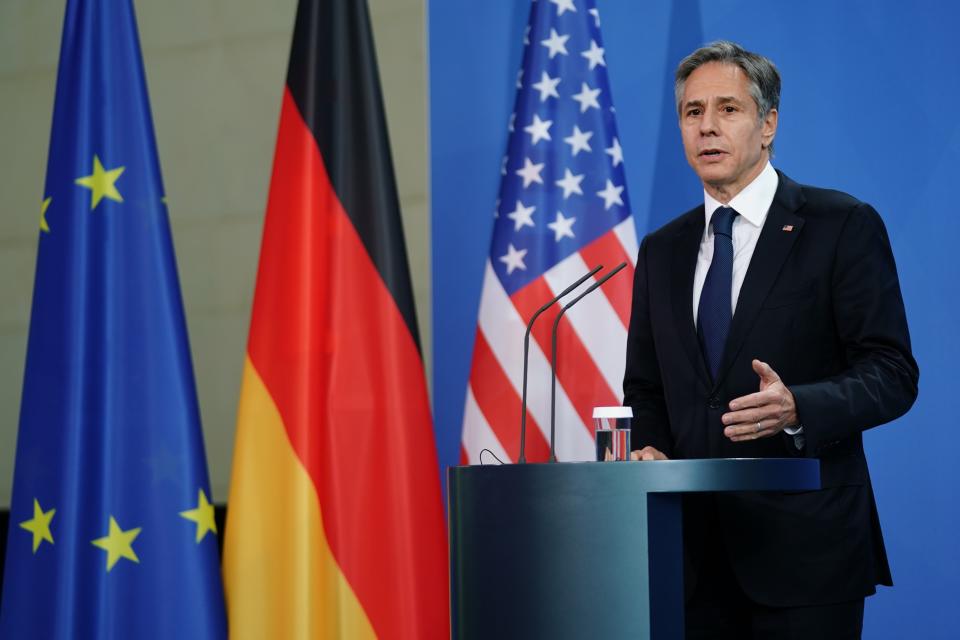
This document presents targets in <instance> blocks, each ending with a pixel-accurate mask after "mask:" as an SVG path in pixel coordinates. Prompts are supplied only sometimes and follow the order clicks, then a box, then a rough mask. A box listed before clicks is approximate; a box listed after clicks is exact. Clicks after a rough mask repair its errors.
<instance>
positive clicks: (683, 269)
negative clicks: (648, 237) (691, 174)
mask: <svg viewBox="0 0 960 640" xmlns="http://www.w3.org/2000/svg"><path fill="white" fill-rule="evenodd" d="M703 228H704V221H703V205H701V206H699V207H697V208H696V209H694V210H693V211H691V212H690V213H688V214H687V221H686V224H685V225H683V227H682V228H681V229H680V231H679V232H678V233H677V235H676V236H675V237H674V240H673V242H674V244H673V265H672V266H673V268H672V269H671V280H672V281H671V283H670V284H671V287H670V290H671V291H672V292H673V315H674V319H675V321H676V326H677V331H678V332H679V334H680V342H681V343H682V344H683V350H684V351H685V352H686V354H687V357H688V358H689V359H690V364H692V365H693V368H694V370H695V371H696V372H697V374H698V375H699V376H701V377H702V378H703V379H704V380H706V381H707V386H709V383H710V374H709V372H708V371H707V366H706V363H705V362H704V360H703V353H702V352H701V350H700V341H699V340H698V339H697V328H696V326H695V325H694V323H693V276H694V272H695V271H696V268H697V253H698V252H699V251H700V241H701V239H702V238H703Z"/></svg>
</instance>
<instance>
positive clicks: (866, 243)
mask: <svg viewBox="0 0 960 640" xmlns="http://www.w3.org/2000/svg"><path fill="white" fill-rule="evenodd" d="M676 96H677V108H678V115H679V121H680V129H681V133H682V137H683V145H684V150H685V153H686V156H687V160H688V161H689V163H690V165H691V166H692V167H693V170H694V171H695V172H696V173H697V175H698V176H699V177H700V179H701V181H702V182H703V190H704V204H703V205H701V206H698V207H696V208H695V209H692V210H691V211H688V212H687V213H685V214H683V215H681V216H679V217H678V218H676V219H675V220H673V221H672V222H670V223H668V224H667V225H666V226H664V227H663V228H661V229H659V230H657V231H655V232H653V233H651V234H650V235H648V236H647V237H646V238H645V239H644V240H643V242H642V244H641V247H640V254H639V258H638V261H637V269H636V276H635V280H634V292H633V309H632V315H631V319H630V331H629V337H628V341H627V363H626V373H625V376H624V394H625V397H624V403H625V404H627V405H629V406H631V407H632V408H633V411H634V426H633V434H632V442H633V446H634V449H635V451H633V454H632V455H633V458H634V459H636V460H660V459H666V458H735V457H745V458H768V457H775V458H782V457H791V456H806V457H811V458H816V459H819V460H820V468H821V482H822V487H823V488H822V489H821V490H817V491H808V492H782V493H738V494H716V495H704V496H692V497H690V498H689V499H688V500H686V502H685V504H684V530H685V541H684V542H685V568H686V571H685V578H686V590H687V618H686V626H687V636H688V637H690V638H726V637H729V638H751V637H755V638H760V637H763V638H766V637H771V638H818V639H820V638H859V637H860V633H861V628H862V622H863V602H864V597H865V596H867V595H870V594H872V593H874V592H875V585H877V584H886V585H889V584H892V583H891V578H890V570H889V567H888V564H887V559H886V553H885V551H884V545H883V538H882V535H881V531H880V525H879V519H878V516H877V510H876V505H875V502H874V497H873V491H872V488H871V484H870V476H869V473H868V471H867V464H866V459H865V457H864V452H863V440H862V437H861V433H862V432H863V431H864V430H865V429H868V428H870V427H873V426H876V425H879V424H883V423H885V422H888V421H890V420H893V419H894V418H896V417H898V416H900V415H902V414H904V413H905V412H906V411H907V410H908V409H909V408H910V406H911V405H912V404H913V401H914V399H915V398H916V394H917V381H918V378H919V371H918V368H917V364H916V362H915V361H914V359H913V356H912V355H911V352H910V337H909V333H908V330H907V322H906V315H905V312H904V308H903V300H902V297H901V294H900V286H899V281H898V278H897V272H896V266H895V264H894V259H893V254H892V252H891V248H890V242H889V239H888V237H887V233H886V229H885V228H884V225H883V222H882V221H881V219H880V217H879V215H878V214H877V212H876V211H875V210H874V209H873V208H872V207H871V206H870V205H868V204H865V203H863V202H860V201H858V200H857V199H855V198H853V197H851V196H849V195H846V194H844V193H840V192H837V191H830V190H826V189H818V188H813V187H808V186H804V185H800V184H798V183H796V182H794V181H793V180H791V179H790V178H788V177H787V176H786V175H784V174H782V173H780V172H778V171H776V170H774V169H773V167H772V166H771V165H770V157H771V151H772V148H773V140H774V137H775V135H776V132H777V119H778V108H779V99H780V76H779V73H778V72H777V70H776V68H775V67H774V65H773V63H771V62H770V61H769V60H768V59H766V58H764V57H763V56H760V55H757V54H754V53H751V52H748V51H745V50H744V49H743V48H741V47H740V46H738V45H736V44H733V43H730V42H715V43H713V44H710V45H708V46H706V47H703V48H701V49H698V50H697V51H695V52H693V53H692V54H690V56H688V57H687V58H685V59H684V60H683V61H682V62H681V63H680V66H679V68H678V70H677V74H676Z"/></svg>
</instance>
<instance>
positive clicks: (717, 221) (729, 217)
mask: <svg viewBox="0 0 960 640" xmlns="http://www.w3.org/2000/svg"><path fill="white" fill-rule="evenodd" d="M736 217H737V212H736V211H734V210H733V209H731V208H730V207H718V208H717V210H716V211H714V212H713V216H712V217H711V218H710V226H712V227H713V233H714V235H721V236H728V237H731V238H732V237H733V219H734V218H736Z"/></svg>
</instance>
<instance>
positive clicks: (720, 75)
mask: <svg viewBox="0 0 960 640" xmlns="http://www.w3.org/2000/svg"><path fill="white" fill-rule="evenodd" d="M749 86H750V85H749V82H748V80H747V76H746V75H745V74H744V73H743V71H741V70H740V67H738V66H737V65H734V64H724V63H720V62H708V63H707V64H705V65H703V66H701V67H698V68H697V69H696V70H695V71H694V72H693V73H691V74H690V76H689V77H688V78H687V82H686V85H685V87H684V92H683V99H682V100H681V103H680V131H681V133H682V135H683V148H684V151H685V152H686V155H687V162H689V163H690V166H691V167H693V170H694V171H696V172H697V175H698V176H700V180H702V181H703V184H704V187H705V188H706V189H707V191H708V192H710V193H711V195H713V196H714V197H717V196H718V195H719V196H720V197H719V198H718V199H719V200H721V201H722V202H728V201H729V200H730V198H732V197H733V196H735V195H736V194H737V193H739V192H740V190H742V189H743V188H744V187H745V186H747V185H748V184H750V182H751V181H752V180H753V179H754V178H755V177H757V175H759V174H760V172H761V171H762V170H763V167H764V166H766V163H767V160H768V156H769V154H768V152H767V150H766V147H767V146H768V145H769V144H770V142H771V141H772V140H773V136H774V134H776V132H777V112H776V110H775V109H772V110H771V111H770V113H769V114H767V116H766V118H764V120H763V122H760V121H759V120H758V119H757V105H756V103H754V101H753V98H752V97H751V96H750V89H749Z"/></svg>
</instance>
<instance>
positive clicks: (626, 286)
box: [580, 231, 634, 327]
mask: <svg viewBox="0 0 960 640" xmlns="http://www.w3.org/2000/svg"><path fill="white" fill-rule="evenodd" d="M580 255H581V256H583V261H584V262H586V263H587V264H588V265H590V267H593V266H595V265H598V264H602V265H603V266H604V267H606V269H604V271H606V270H608V269H613V268H614V267H616V266H617V265H618V264H620V263H621V262H626V263H627V266H626V267H624V268H623V271H622V272H621V273H618V274H617V275H615V276H613V278H611V279H610V280H607V282H606V284H604V285H603V287H602V289H603V294H604V295H606V296H607V299H608V300H610V304H611V305H612V306H613V308H614V310H615V311H616V312H617V315H618V316H619V317H620V320H622V321H623V326H624V327H629V326H630V301H631V299H632V298H633V271H634V269H633V262H632V260H631V258H630V256H628V255H627V252H626V251H625V250H624V249H623V245H622V244H620V240H619V239H617V234H616V233H614V232H613V231H609V232H607V233H605V234H603V235H602V236H600V237H599V238H597V239H596V240H594V241H593V242H591V243H590V244H588V245H587V246H586V247H584V248H583V249H581V250H580ZM603 273H604V272H603V271H601V272H600V273H599V274H597V275H598V277H600V276H602V275H603ZM592 295H596V294H592Z"/></svg>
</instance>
